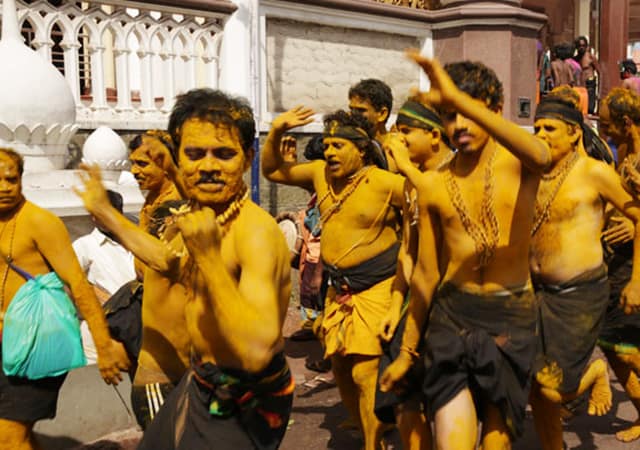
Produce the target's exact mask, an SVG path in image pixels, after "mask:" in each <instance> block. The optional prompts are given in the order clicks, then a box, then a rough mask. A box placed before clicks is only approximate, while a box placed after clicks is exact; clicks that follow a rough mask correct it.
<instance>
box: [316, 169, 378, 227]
mask: <svg viewBox="0 0 640 450" xmlns="http://www.w3.org/2000/svg"><path fill="white" fill-rule="evenodd" d="M371 169H372V167H371V166H366V167H363V168H361V169H360V170H358V171H357V172H356V173H355V174H353V175H352V176H350V177H349V184H348V185H347V187H346V188H345V189H343V191H342V192H341V193H340V194H339V195H338V194H336V193H335V192H333V187H332V186H331V184H330V183H327V187H328V189H327V192H326V193H325V194H324V195H323V196H322V198H321V199H320V200H318V203H317V205H318V208H320V205H321V204H322V202H324V201H325V200H326V199H327V197H329V196H331V200H333V203H332V204H331V206H329V207H328V208H327V209H326V210H325V212H324V213H322V214H320V223H323V224H324V223H326V222H327V220H329V218H330V217H331V216H332V215H333V214H335V213H337V212H338V211H340V208H342V205H343V204H344V202H345V201H346V200H347V198H349V196H350V195H351V194H353V192H354V191H355V190H356V188H357V187H358V185H360V182H361V181H362V180H364V179H365V178H366V175H367V173H369V170H371Z"/></svg>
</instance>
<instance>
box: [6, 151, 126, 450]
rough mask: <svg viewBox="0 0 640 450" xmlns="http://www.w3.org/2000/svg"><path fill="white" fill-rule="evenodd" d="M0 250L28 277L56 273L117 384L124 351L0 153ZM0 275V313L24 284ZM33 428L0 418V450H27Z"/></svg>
mask: <svg viewBox="0 0 640 450" xmlns="http://www.w3.org/2000/svg"><path fill="white" fill-rule="evenodd" d="M0 230H3V231H2V232H0V251H2V253H3V254H4V255H11V257H12V259H13V262H14V264H15V265H17V266H18V267H20V268H21V269H23V270H25V271H26V272H28V273H29V274H31V275H33V276H36V275H44V274H47V273H49V272H51V271H55V272H56V273H57V274H58V276H59V277H60V278H61V279H62V281H63V282H64V283H65V285H66V286H67V287H68V288H69V290H70V292H71V298H72V299H73V300H74V302H75V304H76V306H77V307H78V310H79V311H80V313H81V314H82V316H83V317H84V318H85V320H86V321H87V323H88V324H89V329H90V330H91V334H92V336H93V339H94V341H95V344H96V350H97V352H98V368H99V369H100V374H101V375H102V377H103V378H104V380H105V381H106V382H107V383H113V384H118V382H119V381H120V380H122V376H121V375H120V370H121V369H122V370H125V369H127V368H128V366H129V361H128V359H127V356H126V353H125V352H124V349H123V348H121V347H118V346H116V345H114V344H113V343H112V341H111V339H110V337H109V331H108V329H107V323H106V320H105V318H104V314H103V312H102V308H101V306H100V303H99V302H98V300H97V298H96V296H95V293H94V291H93V289H92V287H91V285H90V284H89V282H88V281H87V279H86V277H85V275H84V272H83V270H82V268H81V266H80V263H79V262H78V259H77V258H76V255H75V253H74V251H73V247H72V246H71V240H70V238H69V234H68V232H67V229H66V228H65V226H64V224H63V223H62V221H61V220H60V219H59V218H58V217H57V216H55V215H54V214H52V213H50V212H49V211H47V210H44V209H42V208H40V207H38V206H36V205H34V204H33V203H31V202H29V201H26V200H25V199H24V197H23V196H22V181H21V176H20V174H19V171H18V166H17V163H16V161H15V160H14V159H13V158H11V157H9V156H7V154H6V152H4V151H2V150H0ZM0 273H2V274H4V278H3V283H2V286H1V287H0V289H1V290H2V293H1V295H2V298H3V307H2V312H3V313H4V312H5V311H6V309H7V307H8V306H9V304H10V303H11V300H12V299H13V297H14V296H15V294H16V292H17V291H18V289H19V288H20V287H21V286H22V285H23V284H24V283H25V279H24V278H22V277H21V276H20V275H18V274H17V273H16V272H15V271H13V270H11V269H9V268H8V267H7V263H6V261H5V260H4V259H0ZM0 333H2V321H0ZM32 427H33V423H21V422H14V421H9V420H5V419H0V436H2V438H1V439H0V449H2V450H5V449H7V450H8V449H12V450H13V449H16V448H20V449H31V448H34V445H35V444H34V442H33V441H32V438H31V429H32Z"/></svg>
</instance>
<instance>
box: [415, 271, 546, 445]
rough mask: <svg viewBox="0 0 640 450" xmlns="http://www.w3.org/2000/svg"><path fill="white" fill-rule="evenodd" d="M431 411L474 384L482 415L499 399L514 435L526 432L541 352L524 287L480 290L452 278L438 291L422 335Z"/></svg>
mask: <svg viewBox="0 0 640 450" xmlns="http://www.w3.org/2000/svg"><path fill="white" fill-rule="evenodd" d="M423 345H424V352H423V353H424V366H425V367H424V368H425V373H424V383H423V392H424V394H425V401H426V408H427V413H428V415H429V417H435V413H436V412H437V411H438V410H439V409H440V408H442V407H443V406H445V405H446V404H447V403H448V402H449V401H451V400H452V399H453V398H454V397H455V396H456V395H458V394H459V393H460V392H461V391H462V390H463V389H465V388H468V389H470V391H471V393H472V395H473V398H474V401H475V403H476V410H477V412H478V417H479V418H480V419H482V414H483V411H484V410H485V408H484V406H485V405H486V404H487V403H490V404H493V405H495V406H496V407H497V408H498V409H499V410H500V413H501V414H502V417H503V419H504V422H505V424H506V426H507V428H508V430H509V433H510V434H511V436H512V437H517V436H519V435H520V434H522V431H523V422H524V417H525V408H526V406H527V401H528V396H529V388H530V385H531V374H532V365H533V361H534V358H535V355H536V352H537V306H536V300H535V295H534V293H533V290H532V289H531V288H529V287H523V288H519V289H515V290H505V291H500V292H495V293H492V294H486V295H478V294H473V293H469V292H465V291H462V290H460V289H458V288H457V287H455V286H453V285H451V284H445V285H443V286H441V287H440V288H439V290H438V292H437V293H436V294H435V296H434V299H433V302H432V307H431V312H430V315H429V321H428V323H427V329H426V333H425V335H424V344H423Z"/></svg>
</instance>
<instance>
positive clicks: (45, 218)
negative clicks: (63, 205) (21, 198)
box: [19, 200, 66, 233]
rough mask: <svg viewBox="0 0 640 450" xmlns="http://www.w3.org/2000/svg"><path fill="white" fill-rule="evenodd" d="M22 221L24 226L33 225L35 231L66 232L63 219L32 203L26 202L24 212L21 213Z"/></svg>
mask: <svg viewBox="0 0 640 450" xmlns="http://www.w3.org/2000/svg"><path fill="white" fill-rule="evenodd" d="M19 214H20V221H21V222H22V223H23V224H24V225H31V226H33V227H36V230H34V231H38V230H41V231H45V230H46V231H47V232H48V233H50V232H52V231H53V232H58V231H59V230H60V229H63V230H65V231H66V228H65V226H64V223H63V222H62V219H60V218H59V217H58V216H56V215H55V214H54V213H52V212H51V211H48V210H46V209H44V208H41V207H40V206H38V205H36V204H34V203H31V202H30V201H28V200H27V201H26V202H25V203H24V206H23V207H22V211H20V213H19Z"/></svg>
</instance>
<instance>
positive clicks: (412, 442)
mask: <svg viewBox="0 0 640 450" xmlns="http://www.w3.org/2000/svg"><path fill="white" fill-rule="evenodd" d="M396 130H397V131H396V132H394V133H390V134H389V137H388V138H387V140H386V142H385V151H386V153H387V155H389V156H390V157H391V160H390V162H392V163H393V164H394V166H395V167H397V169H398V171H399V172H400V173H401V174H403V175H405V176H406V177H407V180H406V182H405V188H404V191H405V194H404V195H405V197H404V199H405V201H404V203H403V205H402V217H403V218H404V220H403V221H402V245H401V247H400V251H399V252H398V267H397V269H396V279H395V281H394V285H393V289H392V299H393V301H392V305H391V307H390V308H389V312H388V314H387V315H386V316H385V317H384V318H383V319H382V322H381V324H380V337H381V338H382V340H383V341H385V342H388V345H387V349H386V351H385V353H384V355H383V356H382V358H381V360H380V368H379V370H378V372H379V374H382V373H384V371H385V370H386V368H387V367H388V366H389V364H390V363H391V362H392V361H393V359H395V358H396V357H397V356H398V354H399V352H400V346H401V344H402V334H403V332H404V327H405V323H406V312H407V307H408V303H407V302H408V291H409V281H410V280H411V275H412V274H413V269H414V267H415V262H416V259H417V258H418V239H419V236H418V207H417V193H416V190H415V188H414V185H413V184H412V182H411V180H412V179H413V180H414V181H415V180H416V177H418V178H419V177H420V176H421V174H422V173H423V172H425V171H427V170H440V169H441V168H442V167H443V166H444V165H445V164H446V163H447V162H448V161H449V159H451V157H452V156H453V152H452V151H451V148H450V147H449V145H448V140H447V138H446V136H445V135H444V127H443V125H442V120H441V119H440V116H439V115H438V114H437V112H435V111H434V110H433V109H432V108H430V107H427V106H425V105H423V104H421V103H419V102H418V101H416V100H415V99H409V100H408V101H406V102H405V103H404V104H403V105H402V106H401V107H400V110H399V111H398V117H397V119H396ZM421 373H422V371H421V370H420V368H419V367H417V368H416V370H415V372H414V373H411V374H410V375H409V376H407V383H406V384H405V385H404V386H402V389H401V391H399V392H397V393H396V392H377V393H376V415H377V416H378V418H379V419H380V420H382V421H384V422H390V423H393V421H394V419H395V423H396V424H397V426H398V431H399V432H400V438H401V439H402V445H403V448H405V449H406V450H420V449H423V450H428V449H431V447H432V442H431V429H430V426H429V424H428V422H427V420H426V417H425V415H424V413H423V405H422V395H421V385H422V379H421V377H420V375H421ZM380 382H381V383H382V384H384V380H381V381H380Z"/></svg>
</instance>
